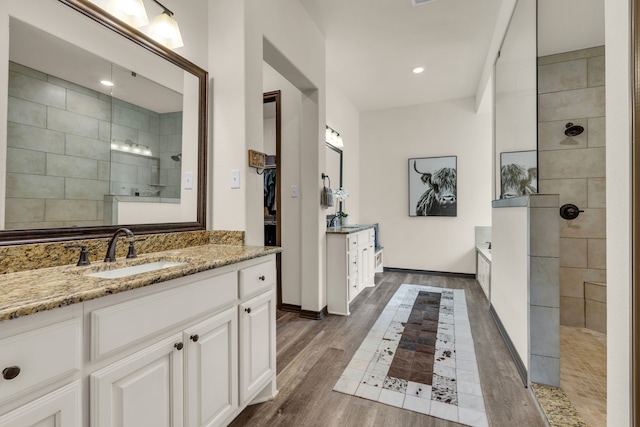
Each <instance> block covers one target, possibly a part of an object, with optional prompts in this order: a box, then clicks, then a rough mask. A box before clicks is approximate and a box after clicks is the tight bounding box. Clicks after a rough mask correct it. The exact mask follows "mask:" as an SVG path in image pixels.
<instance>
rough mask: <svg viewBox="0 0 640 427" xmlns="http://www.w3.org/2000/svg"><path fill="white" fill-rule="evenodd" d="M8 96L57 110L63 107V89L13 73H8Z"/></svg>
mask: <svg viewBox="0 0 640 427" xmlns="http://www.w3.org/2000/svg"><path fill="white" fill-rule="evenodd" d="M9 96H12V97H15V98H20V99H24V100H27V101H33V102H36V103H38V104H42V105H49V106H52V107H57V108H64V105H65V90H64V89H63V88H61V87H59V86H55V85H52V84H50V83H47V82H45V81H42V80H40V79H35V78H33V77H30V76H27V75H25V74H22V73H18V72H15V71H11V72H9Z"/></svg>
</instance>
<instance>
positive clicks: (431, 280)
mask: <svg viewBox="0 0 640 427" xmlns="http://www.w3.org/2000/svg"><path fill="white" fill-rule="evenodd" d="M403 283H410V284H415V285H430V286H438V287H442V288H453V289H464V290H465V294H466V298H467V307H468V312H469V321H470V323H471V331H472V335H473V338H474V342H475V350H476V356H477V360H478V368H479V371H480V379H481V382H482V391H483V394H484V399H485V407H486V411H487V417H488V420H489V425H490V426H497V427H503V426H504V427H507V426H509V427H511V426H518V427H520V426H523V427H525V426H526V427H536V426H541V427H542V426H544V425H545V424H544V422H543V421H542V418H541V415H540V413H539V412H538V410H537V407H536V405H535V403H534V401H533V399H532V397H531V396H530V394H529V391H528V390H527V389H526V388H524V386H523V384H522V381H521V379H520V376H519V375H518V372H517V371H516V368H515V365H514V364H513V362H512V360H511V357H510V356H509V352H508V350H507V348H506V347H505V345H504V342H503V341H502V338H501V337H500V334H499V332H498V329H497V328H496V326H495V323H494V321H493V319H492V318H491V315H490V314H489V304H488V302H487V300H486V298H485V297H484V294H483V293H482V290H481V289H480V285H479V284H478V283H477V282H476V281H475V280H473V279H466V278H460V277H452V276H434V275H426V274H405V273H395V272H394V273H382V274H376V286H375V287H373V288H367V289H365V290H363V291H362V293H361V294H360V295H359V296H358V297H357V298H356V300H355V301H354V302H353V304H352V309H351V316H348V317H347V316H333V315H330V316H328V317H326V318H325V319H324V320H321V321H317V320H307V319H302V318H300V317H299V316H298V315H297V314H295V313H285V312H278V323H277V368H278V377H277V383H278V390H279V394H278V396H277V397H276V398H275V399H274V400H273V401H270V402H266V403H262V404H258V405H253V406H249V407H248V408H246V409H245V410H244V411H243V412H242V413H241V414H240V415H239V416H238V417H237V418H236V419H235V420H234V422H233V423H232V424H231V425H232V426H235V427H239V426H243V427H244V426H291V427H293V426H295V427H307V426H310V427H311V426H318V427H321V426H322V427H324V426H340V427H351V426H353V427H356V426H357V427H361V426H385V427H386V426H389V427H393V426H398V427H401V426H402V427H405V426H411V427H413V426H434V427H440V426H443V427H444V426H456V425H459V424H456V423H453V422H449V421H445V420H441V419H437V418H432V417H429V416H426V415H422V414H418V413H415V412H411V411H407V410H403V409H399V408H395V407H392V406H388V405H384V404H381V403H378V402H374V401H370V400H365V399H361V398H358V397H355V396H349V395H345V394H342V393H338V392H334V391H333V390H332V389H333V386H334V385H335V383H336V381H337V380H338V378H339V377H340V375H341V374H342V371H343V370H344V368H345V367H346V366H347V364H348V363H349V361H350V360H351V357H352V356H353V354H354V353H355V351H356V350H357V348H358V347H359V346H360V343H361V342H362V340H363V339H364V337H365V336H366V335H367V333H368V332H369V329H370V328H371V326H372V325H373V323H374V322H375V321H376V319H377V318H378V316H379V315H380V313H381V312H382V310H383V309H384V307H385V306H386V304H387V302H388V301H389V299H391V297H392V296H393V294H394V293H395V292H396V290H397V289H398V287H399V286H400V285H401V284H403Z"/></svg>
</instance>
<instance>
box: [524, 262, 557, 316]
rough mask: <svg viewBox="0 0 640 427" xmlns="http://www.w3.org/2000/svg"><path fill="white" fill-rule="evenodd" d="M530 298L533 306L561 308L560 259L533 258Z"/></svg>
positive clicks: (530, 265) (530, 263) (530, 266)
mask: <svg viewBox="0 0 640 427" xmlns="http://www.w3.org/2000/svg"><path fill="white" fill-rule="evenodd" d="M529 268H530V271H531V273H530V274H531V279H530V280H531V282H530V287H531V288H530V296H531V304H532V305H541V306H545V307H559V306H560V266H559V263H558V258H546V257H531V258H530V259H529Z"/></svg>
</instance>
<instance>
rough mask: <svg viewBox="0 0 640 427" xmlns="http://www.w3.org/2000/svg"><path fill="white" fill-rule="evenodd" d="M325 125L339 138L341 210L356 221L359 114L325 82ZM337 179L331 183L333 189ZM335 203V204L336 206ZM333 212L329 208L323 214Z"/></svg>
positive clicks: (336, 184)
mask: <svg viewBox="0 0 640 427" xmlns="http://www.w3.org/2000/svg"><path fill="white" fill-rule="evenodd" d="M327 124H328V125H329V126H331V128H333V129H334V130H335V131H336V132H338V133H339V134H340V136H342V140H343V141H344V148H342V182H343V187H344V188H346V189H347V191H348V192H349V197H348V198H347V199H346V200H345V201H344V203H343V209H344V211H345V212H346V213H348V214H349V223H351V224H358V223H361V222H362V221H360V200H361V195H360V193H361V191H360V187H361V184H360V175H359V174H360V112H359V111H358V110H357V109H356V107H355V106H354V105H353V104H352V103H351V101H349V99H348V98H347V97H346V96H345V95H344V93H343V92H342V91H341V90H340V89H339V88H338V87H337V86H335V85H332V84H331V83H330V82H327ZM338 182H339V181H338V180H337V179H336V180H335V181H332V183H331V184H332V185H333V188H337V187H338ZM337 204H338V203H337V201H336V205H337ZM326 212H327V213H333V211H332V210H331V209H329V210H327V211H326Z"/></svg>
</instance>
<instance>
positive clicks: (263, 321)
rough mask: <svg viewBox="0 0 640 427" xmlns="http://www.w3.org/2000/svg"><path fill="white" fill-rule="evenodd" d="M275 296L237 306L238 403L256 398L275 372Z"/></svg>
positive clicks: (260, 296)
mask: <svg viewBox="0 0 640 427" xmlns="http://www.w3.org/2000/svg"><path fill="white" fill-rule="evenodd" d="M275 310H276V306H275V293H274V292H273V290H271V291H269V292H266V293H264V294H262V295H259V296H257V297H255V298H253V299H250V300H248V301H246V302H244V303H242V304H240V314H239V316H240V404H241V405H243V404H244V403H246V400H248V399H249V398H250V397H252V396H255V393H257V392H259V391H260V390H262V389H263V388H264V386H265V385H266V384H267V383H268V382H269V381H270V380H271V378H272V377H274V376H275V373H276V339H275V338H276V325H275V319H276V317H275V312H276V311H275Z"/></svg>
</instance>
